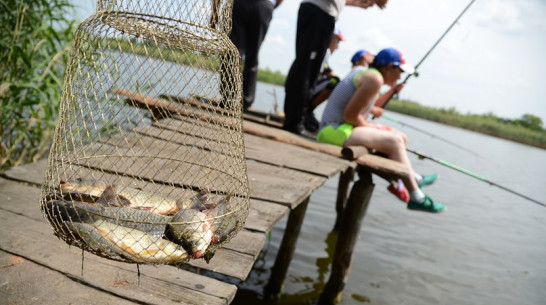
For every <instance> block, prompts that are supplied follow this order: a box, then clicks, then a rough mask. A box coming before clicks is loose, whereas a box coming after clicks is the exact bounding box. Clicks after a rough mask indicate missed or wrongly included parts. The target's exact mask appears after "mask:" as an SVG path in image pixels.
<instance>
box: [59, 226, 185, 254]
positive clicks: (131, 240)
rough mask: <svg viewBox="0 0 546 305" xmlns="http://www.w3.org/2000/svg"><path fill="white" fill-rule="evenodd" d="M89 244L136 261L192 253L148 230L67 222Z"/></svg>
mask: <svg viewBox="0 0 546 305" xmlns="http://www.w3.org/2000/svg"><path fill="white" fill-rule="evenodd" d="M67 226H68V227H69V228H70V229H72V230H73V231H74V232H75V233H77V235H78V236H79V237H80V238H81V240H82V241H83V242H85V243H86V244H87V245H88V246H89V247H91V248H92V249H94V250H96V251H97V252H99V253H101V254H107V255H108V254H114V255H113V256H114V257H123V258H126V259H129V260H131V261H133V262H136V263H160V264H161V263H177V262H181V261H187V260H188V259H189V256H188V253H187V252H186V251H185V250H184V249H183V248H182V247H180V246H179V245H177V244H175V243H173V242H170V241H168V240H166V239H162V238H158V237H155V236H152V235H150V234H146V232H143V231H140V230H137V229H132V228H127V227H124V226H120V225H116V224H113V223H110V222H107V221H102V220H99V221H96V222H94V223H91V224H87V223H77V222H76V223H67Z"/></svg>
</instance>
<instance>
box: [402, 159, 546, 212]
mask: <svg viewBox="0 0 546 305" xmlns="http://www.w3.org/2000/svg"><path fill="white" fill-rule="evenodd" d="M406 150H407V151H409V152H411V153H413V154H415V155H417V157H419V159H429V160H431V161H433V162H436V163H438V164H441V165H444V166H447V167H449V168H451V169H454V170H456V171H459V172H461V173H463V174H466V175H468V176H470V177H472V178H476V179H478V180H481V181H483V182H486V183H489V185H492V186H496V187H498V188H500V189H503V190H505V191H507V192H510V193H512V194H514V195H517V196H520V197H522V198H525V199H527V200H529V201H532V202H534V203H536V204H539V205H541V206H543V207H546V204H545V203H542V202H540V201H538V200H535V199H533V198H531V197H529V196H526V195H524V194H521V193H518V192H516V191H514V190H512V189H509V188H507V187H505V186H502V185H500V184H498V183H495V182H493V181H491V180H488V179H487V178H485V177H483V176H481V175H478V174H476V173H473V172H471V171H469V170H467V169H465V168H462V167H460V166H458V165H455V164H453V163H450V162H447V161H444V160H440V159H436V158H434V157H431V156H427V155H424V154H422V153H419V152H417V151H415V150H413V149H410V148H406Z"/></svg>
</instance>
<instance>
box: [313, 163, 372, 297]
mask: <svg viewBox="0 0 546 305" xmlns="http://www.w3.org/2000/svg"><path fill="white" fill-rule="evenodd" d="M357 172H358V176H359V178H360V179H359V180H358V181H357V182H355V183H354V185H353V188H352V189H351V194H350V196H349V200H348V201H347V206H346V208H345V211H344V213H343V220H342V222H341V227H340V231H339V236H338V240H337V245H336V252H335V253H334V258H333V261H332V272H331V273H330V279H329V280H328V282H327V283H326V286H325V287H324V290H323V291H322V294H321V296H320V299H319V303H318V304H320V305H324V304H335V303H338V302H340V301H341V295H342V292H343V288H344V287H345V283H346V282H347V278H348V277H349V271H350V268H351V262H352V258H353V251H354V246H355V243H356V240H357V239H358V233H359V232H360V227H361V224H362V219H364V215H365V214H366V210H367V209H368V205H369V203H370V198H371V196H372V192H373V189H374V184H373V181H372V174H371V172H370V171H369V170H366V169H364V168H363V167H361V166H359V167H357Z"/></svg>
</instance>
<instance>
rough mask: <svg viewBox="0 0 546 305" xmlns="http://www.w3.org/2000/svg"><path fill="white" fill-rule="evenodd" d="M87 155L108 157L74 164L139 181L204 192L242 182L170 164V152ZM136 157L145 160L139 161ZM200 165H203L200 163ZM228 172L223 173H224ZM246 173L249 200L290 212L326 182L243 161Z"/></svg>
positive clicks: (100, 150)
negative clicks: (173, 171)
mask: <svg viewBox="0 0 546 305" xmlns="http://www.w3.org/2000/svg"><path fill="white" fill-rule="evenodd" d="M151 146H153V145H151ZM87 151H88V152H89V154H90V155H99V156H110V157H109V158H102V159H99V158H89V159H82V160H81V161H78V163H75V164H77V165H79V166H89V167H91V168H95V169H98V170H102V171H107V172H110V173H116V174H121V175H127V176H131V177H138V178H140V179H146V180H154V181H162V182H164V183H166V184H173V185H184V186H192V187H196V188H206V187H209V186H211V182H210V181H214V182H215V184H212V185H213V186H214V188H215V189H217V190H219V191H223V192H228V191H230V190H233V189H234V185H235V186H237V184H238V183H242V179H245V178H246V177H242V175H241V173H238V174H237V173H235V172H232V173H231V176H229V177H226V175H224V172H223V171H222V169H221V168H220V169H218V168H214V167H212V166H208V165H207V167H205V168H199V170H197V169H196V168H189V167H188V165H187V164H185V163H183V162H178V161H173V160H170V158H169V156H170V153H172V152H169V151H168V150H164V151H159V150H154V149H152V151H151V152H146V151H144V150H140V148H131V149H128V148H123V147H114V146H110V145H102V144H90V145H88V149H87ZM130 155H134V156H137V157H136V158H134V159H132V161H127V160H123V159H124V158H126V157H125V156H130ZM140 156H149V157H143V158H141V157H140ZM162 157H165V158H162ZM207 160H208V159H207ZM201 162H202V163H203V164H204V163H205V162H204V161H201ZM218 167H221V166H220V165H219V166H218ZM144 169H146V170H144ZM163 169H176V170H177V172H178V171H180V172H188V173H189V175H184V176H182V177H176V179H174V178H173V177H172V175H171V171H165V170H163ZM228 170H229V169H225V171H228ZM247 171H248V183H249V186H250V190H251V193H250V196H251V197H252V198H255V199H262V200H267V201H271V202H276V203H281V204H284V205H287V206H290V207H291V208H294V207H296V206H297V205H298V204H299V203H301V202H302V201H303V199H305V198H306V197H308V196H309V195H310V194H311V192H313V191H314V190H315V189H317V188H319V187H320V186H322V185H323V184H324V182H325V181H326V178H324V177H319V176H315V175H312V174H308V173H303V172H299V171H296V170H291V169H288V168H281V167H277V166H273V165H269V164H264V163H260V162H255V161H251V160H249V161H247ZM229 178H232V179H229ZM198 183H201V184H198Z"/></svg>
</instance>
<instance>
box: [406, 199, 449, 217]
mask: <svg viewBox="0 0 546 305" xmlns="http://www.w3.org/2000/svg"><path fill="white" fill-rule="evenodd" d="M445 208H446V207H445V205H443V204H441V203H438V202H435V201H434V200H432V199H431V198H430V197H429V196H426V195H425V200H424V201H423V202H417V201H413V200H411V199H410V201H409V202H408V209H410V210H417V211H424V212H431V213H440V212H441V211H443V210H444V209H445Z"/></svg>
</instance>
